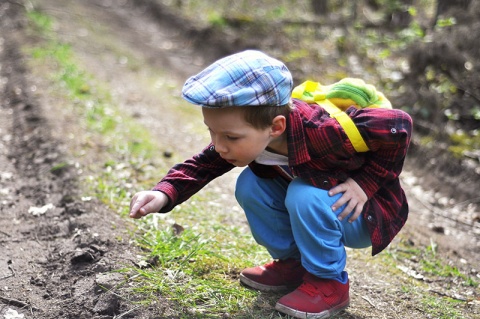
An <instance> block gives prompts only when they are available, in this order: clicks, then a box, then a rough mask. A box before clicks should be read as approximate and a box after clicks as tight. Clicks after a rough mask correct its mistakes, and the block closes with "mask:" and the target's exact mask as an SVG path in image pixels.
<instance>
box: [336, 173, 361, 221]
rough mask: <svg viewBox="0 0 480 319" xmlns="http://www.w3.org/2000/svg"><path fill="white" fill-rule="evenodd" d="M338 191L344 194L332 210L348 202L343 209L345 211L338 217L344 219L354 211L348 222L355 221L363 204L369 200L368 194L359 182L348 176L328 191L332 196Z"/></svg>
mask: <svg viewBox="0 0 480 319" xmlns="http://www.w3.org/2000/svg"><path fill="white" fill-rule="evenodd" d="M338 193H343V195H342V197H340V198H339V199H338V200H337V201H336V202H335V203H334V204H333V206H332V210H333V211H336V210H337V209H338V208H339V207H341V206H343V205H344V204H347V203H348V204H347V206H345V208H344V209H343V212H342V213H341V214H340V215H338V219H339V220H343V219H344V218H345V217H347V216H348V215H349V214H350V213H352V212H353V215H352V216H351V217H350V218H349V219H348V222H349V223H352V222H354V221H355V220H356V219H357V218H358V216H360V214H361V212H362V210H363V206H364V205H365V203H366V202H367V200H368V197H367V194H365V192H364V191H363V189H362V188H361V187H360V186H359V185H358V184H357V182H355V181H354V180H353V179H351V178H348V179H347V180H346V181H345V183H342V184H339V185H337V186H335V187H334V188H332V189H331V190H330V191H329V192H328V194H329V195H330V196H333V195H336V194H338Z"/></svg>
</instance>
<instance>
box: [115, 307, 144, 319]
mask: <svg viewBox="0 0 480 319" xmlns="http://www.w3.org/2000/svg"><path fill="white" fill-rule="evenodd" d="M138 308H140V306H137V307H135V308H132V309H130V310H128V311H127V312H124V313H122V314H121V315H118V316H115V317H113V319H120V318H122V317H123V316H126V315H128V314H129V313H130V312H132V311H135V310H137V309H138Z"/></svg>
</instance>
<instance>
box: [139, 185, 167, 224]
mask: <svg viewBox="0 0 480 319" xmlns="http://www.w3.org/2000/svg"><path fill="white" fill-rule="evenodd" d="M167 203H168V198H167V195H165V194H164V193H162V192H158V191H142V192H138V193H136V194H135V195H133V197H132V200H131V202H130V217H131V218H135V219H138V218H142V217H143V216H146V215H148V214H150V213H156V212H158V211H159V210H160V209H162V208H163V207H164V206H165V205H167Z"/></svg>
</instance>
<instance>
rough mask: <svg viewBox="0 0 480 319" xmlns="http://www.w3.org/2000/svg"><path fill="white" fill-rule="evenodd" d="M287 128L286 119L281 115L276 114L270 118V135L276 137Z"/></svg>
mask: <svg viewBox="0 0 480 319" xmlns="http://www.w3.org/2000/svg"><path fill="white" fill-rule="evenodd" d="M286 129H287V119H286V118H285V116H283V115H277V116H275V117H274V119H273V120H272V128H271V132H270V135H271V136H272V137H278V136H280V135H282V134H283V132H285V130H286Z"/></svg>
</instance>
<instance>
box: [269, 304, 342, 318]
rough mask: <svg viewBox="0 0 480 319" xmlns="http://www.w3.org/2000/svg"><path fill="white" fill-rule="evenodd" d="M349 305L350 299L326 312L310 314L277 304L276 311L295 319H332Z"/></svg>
mask: <svg viewBox="0 0 480 319" xmlns="http://www.w3.org/2000/svg"><path fill="white" fill-rule="evenodd" d="M349 304H350V299H347V300H346V301H344V302H342V303H341V304H339V305H338V306H336V307H333V308H332V309H329V310H324V311H322V312H317V313H310V312H304V311H299V310H296V309H293V308H290V307H287V306H285V305H282V304H280V303H278V302H277V304H276V305H275V310H277V311H279V312H281V313H284V314H287V315H289V316H291V317H294V318H302V319H325V318H330V317H331V316H333V315H335V314H337V313H339V312H341V311H343V310H345V309H346V308H347V307H348V305H349Z"/></svg>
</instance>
